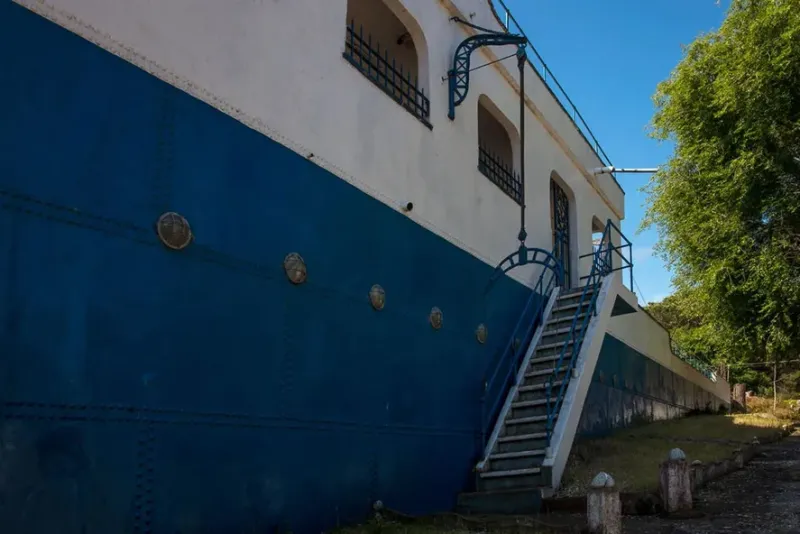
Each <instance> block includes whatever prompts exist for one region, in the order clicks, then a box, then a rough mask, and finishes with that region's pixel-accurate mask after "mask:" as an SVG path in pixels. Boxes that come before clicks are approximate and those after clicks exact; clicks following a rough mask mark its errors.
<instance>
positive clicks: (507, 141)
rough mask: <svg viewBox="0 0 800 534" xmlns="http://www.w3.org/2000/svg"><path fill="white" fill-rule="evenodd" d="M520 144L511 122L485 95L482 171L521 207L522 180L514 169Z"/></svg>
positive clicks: (481, 113)
mask: <svg viewBox="0 0 800 534" xmlns="http://www.w3.org/2000/svg"><path fill="white" fill-rule="evenodd" d="M512 135H513V137H514V139H513V141H512ZM518 144H519V137H518V136H517V134H516V131H515V130H514V129H513V126H512V125H511V121H509V120H508V119H507V118H506V117H505V116H504V115H503V114H502V112H501V111H500V110H499V109H498V108H497V106H495V105H494V103H492V101H491V100H489V98H488V97H486V95H481V96H480V97H479V98H478V170H479V171H481V173H483V174H484V175H485V176H486V177H487V178H489V180H491V181H492V182H494V183H495V184H496V185H497V186H498V187H499V188H500V189H502V190H503V192H504V193H506V194H507V195H508V196H510V197H511V198H513V199H514V201H515V202H517V204H522V202H523V200H524V199H523V198H522V196H523V191H522V179H521V178H520V175H519V173H518V172H517V171H515V165H514V163H515V157H514V147H515V146H518Z"/></svg>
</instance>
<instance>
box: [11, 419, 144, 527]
mask: <svg viewBox="0 0 800 534" xmlns="http://www.w3.org/2000/svg"><path fill="white" fill-rule="evenodd" d="M29 415H30V417H26V418H24V419H23V418H21V417H7V418H6V419H5V421H4V422H3V433H2V436H3V454H2V457H0V472H2V473H3V477H2V482H0V495H2V500H1V501H0V524H2V525H3V532H9V533H12V532H13V533H19V534H31V533H36V534H39V533H46V532H58V533H64V534H102V533H104V532H130V531H131V529H132V527H133V526H134V517H135V513H134V507H135V503H136V499H135V494H136V482H137V459H138V458H137V447H138V440H137V434H138V429H137V425H136V424H120V423H114V422H108V421H106V422H102V423H98V422H88V421H64V420H59V419H58V418H57V417H54V416H53V415H54V414H51V413H47V412H45V411H44V410H41V409H39V410H37V411H36V414H35V416H33V415H34V414H32V413H31V414H29ZM73 415H76V414H73ZM112 487H113V488H114V491H113V492H108V491H107V489H108V488H112Z"/></svg>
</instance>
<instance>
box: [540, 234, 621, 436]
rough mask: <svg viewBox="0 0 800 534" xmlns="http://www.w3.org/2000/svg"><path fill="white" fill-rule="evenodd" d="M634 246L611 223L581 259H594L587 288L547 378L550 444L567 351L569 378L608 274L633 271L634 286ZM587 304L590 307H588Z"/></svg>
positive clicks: (563, 389) (561, 396)
mask: <svg viewBox="0 0 800 534" xmlns="http://www.w3.org/2000/svg"><path fill="white" fill-rule="evenodd" d="M612 232H615V233H616V234H617V235H618V236H619V237H620V242H621V244H620V245H614V244H613V243H612V239H611V237H612ZM632 248H633V247H632V244H631V242H630V241H629V240H628V238H626V237H625V236H624V235H623V233H622V231H621V230H620V229H619V228H618V227H617V226H616V225H615V224H614V223H613V222H612V221H611V220H608V222H607V223H606V227H605V229H604V230H603V237H602V238H601V239H600V245H599V246H598V247H597V250H595V251H594V252H592V253H591V254H587V255H585V256H581V257H588V256H591V257H592V258H593V259H592V269H591V271H590V273H589V275H588V276H585V277H581V279H582V280H583V279H586V285H585V286H584V287H583V291H582V292H581V297H580V301H579V302H578V308H577V309H576V310H575V315H574V316H573V319H572V324H571V326H570V330H569V334H568V335H567V338H566V339H565V340H564V345H563V346H562V347H561V352H560V353H559V356H558V360H557V362H556V364H555V366H554V367H553V372H552V373H551V374H550V376H549V377H548V379H547V382H546V386H545V391H546V392H547V400H546V406H547V427H546V428H547V442H548V444H549V443H550V439H551V437H552V435H553V427H554V425H555V419H556V417H557V416H558V413H559V411H560V409H561V405H562V403H563V401H564V394H565V393H566V390H567V382H568V381H567V380H562V381H561V384H560V385H559V386H558V394H557V395H556V397H555V400H553V401H551V399H553V387H554V383H555V382H556V380H557V377H558V370H559V369H562V368H563V367H564V364H565V359H566V358H567V351H570V352H569V359H568V360H567V362H568V365H567V376H569V374H570V373H572V370H573V369H574V368H575V362H576V359H577V356H578V353H579V352H580V349H581V345H582V344H583V338H584V336H585V334H586V329H587V327H588V326H589V322H590V321H591V318H592V317H593V316H594V315H596V314H597V297H598V293H599V288H600V284H601V283H602V281H603V278H605V277H606V276H607V275H609V274H611V273H613V272H615V271H619V270H622V269H630V270H631V284H632V283H633V259H632V255H631V254H632ZM625 250H627V251H628V255H627V257H626V256H625V254H623V251H625ZM614 254H616V255H617V256H619V257H620V258H621V259H622V261H621V262H620V266H619V267H617V268H614V262H613V258H614ZM587 304H588V308H587V307H585V305H587ZM584 309H587V313H586V314H585V315H584V317H583V319H582V320H581V321H580V323H579V322H578V318H579V317H580V315H581V313H582V312H583V310H584Z"/></svg>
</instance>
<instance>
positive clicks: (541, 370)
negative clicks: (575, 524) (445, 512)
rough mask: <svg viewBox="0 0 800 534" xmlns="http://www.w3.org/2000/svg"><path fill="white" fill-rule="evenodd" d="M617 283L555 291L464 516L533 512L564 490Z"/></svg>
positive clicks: (608, 280)
mask: <svg viewBox="0 0 800 534" xmlns="http://www.w3.org/2000/svg"><path fill="white" fill-rule="evenodd" d="M615 278H617V277H615V276H613V275H611V276H606V277H605V278H604V279H602V281H601V282H600V283H597V284H594V285H593V286H592V287H586V288H578V289H572V290H566V291H563V292H559V291H558V289H556V290H554V291H553V295H552V296H551V300H550V302H549V303H548V305H547V308H546V310H545V315H544V317H545V321H544V326H543V327H540V328H539V330H538V331H537V332H536V334H535V335H534V337H533V339H532V341H531V345H530V346H529V347H528V351H527V352H526V355H525V358H524V359H523V362H522V365H521V367H520V369H519V372H518V375H517V381H516V383H515V385H514V386H513V387H511V389H510V391H509V392H508V396H507V398H506V402H505V404H504V405H503V409H502V410H501V412H500V415H499V416H498V418H497V422H496V424H495V427H494V429H493V432H492V434H491V436H490V438H489V440H488V443H487V446H486V450H485V452H484V455H483V458H482V459H481V461H480V462H478V464H477V466H476V472H477V491H476V492H474V493H464V494H461V495H460V496H459V507H458V508H459V510H460V511H461V512H462V513H521V514H524V513H532V512H535V511H538V506H539V504H540V502H541V498H542V495H543V494H544V495H545V496H546V495H548V494H549V493H551V492H552V491H553V490H554V489H555V488H556V487H557V486H558V483H559V482H560V479H561V474H562V473H563V467H564V465H565V464H566V457H567V456H569V450H570V449H571V447H572V440H573V438H574V436H575V431H576V430H577V423H578V420H579V419H580V415H581V411H582V409H583V401H584V400H585V398H586V392H587V391H588V386H589V383H590V382H591V377H592V374H593V373H594V366H595V364H596V362H597V356H598V355H599V352H600V346H601V345H602V338H603V336H604V334H605V330H606V326H607V323H608V319H609V317H610V315H611V308H612V307H613V301H614V296H613V295H612V294H611V293H612V292H613V291H612V290H613V285H614V279H615ZM593 309H594V310H595V312H594V313H593V312H592V310H593ZM587 316H588V321H586V320H587ZM584 321H586V322H584ZM573 325H575V326H574V327H573ZM581 327H582V328H581ZM576 351H577V352H576ZM573 355H574V356H575V357H574V358H573ZM548 414H551V415H552V417H549V416H548ZM548 420H549V425H550V427H549V428H548Z"/></svg>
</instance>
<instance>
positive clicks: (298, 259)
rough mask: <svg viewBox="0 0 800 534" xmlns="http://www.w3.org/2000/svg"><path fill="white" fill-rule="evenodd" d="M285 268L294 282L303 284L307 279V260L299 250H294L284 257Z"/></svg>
mask: <svg viewBox="0 0 800 534" xmlns="http://www.w3.org/2000/svg"><path fill="white" fill-rule="evenodd" d="M283 269H284V270H285V271H286V276H287V277H288V278H289V281H290V282H291V283H293V284H302V283H303V282H305V281H306V276H308V271H307V270H306V262H305V261H304V260H303V257H302V256H301V255H300V254H298V253H297V252H292V253H291V254H288V255H287V256H286V258H284V260H283Z"/></svg>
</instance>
